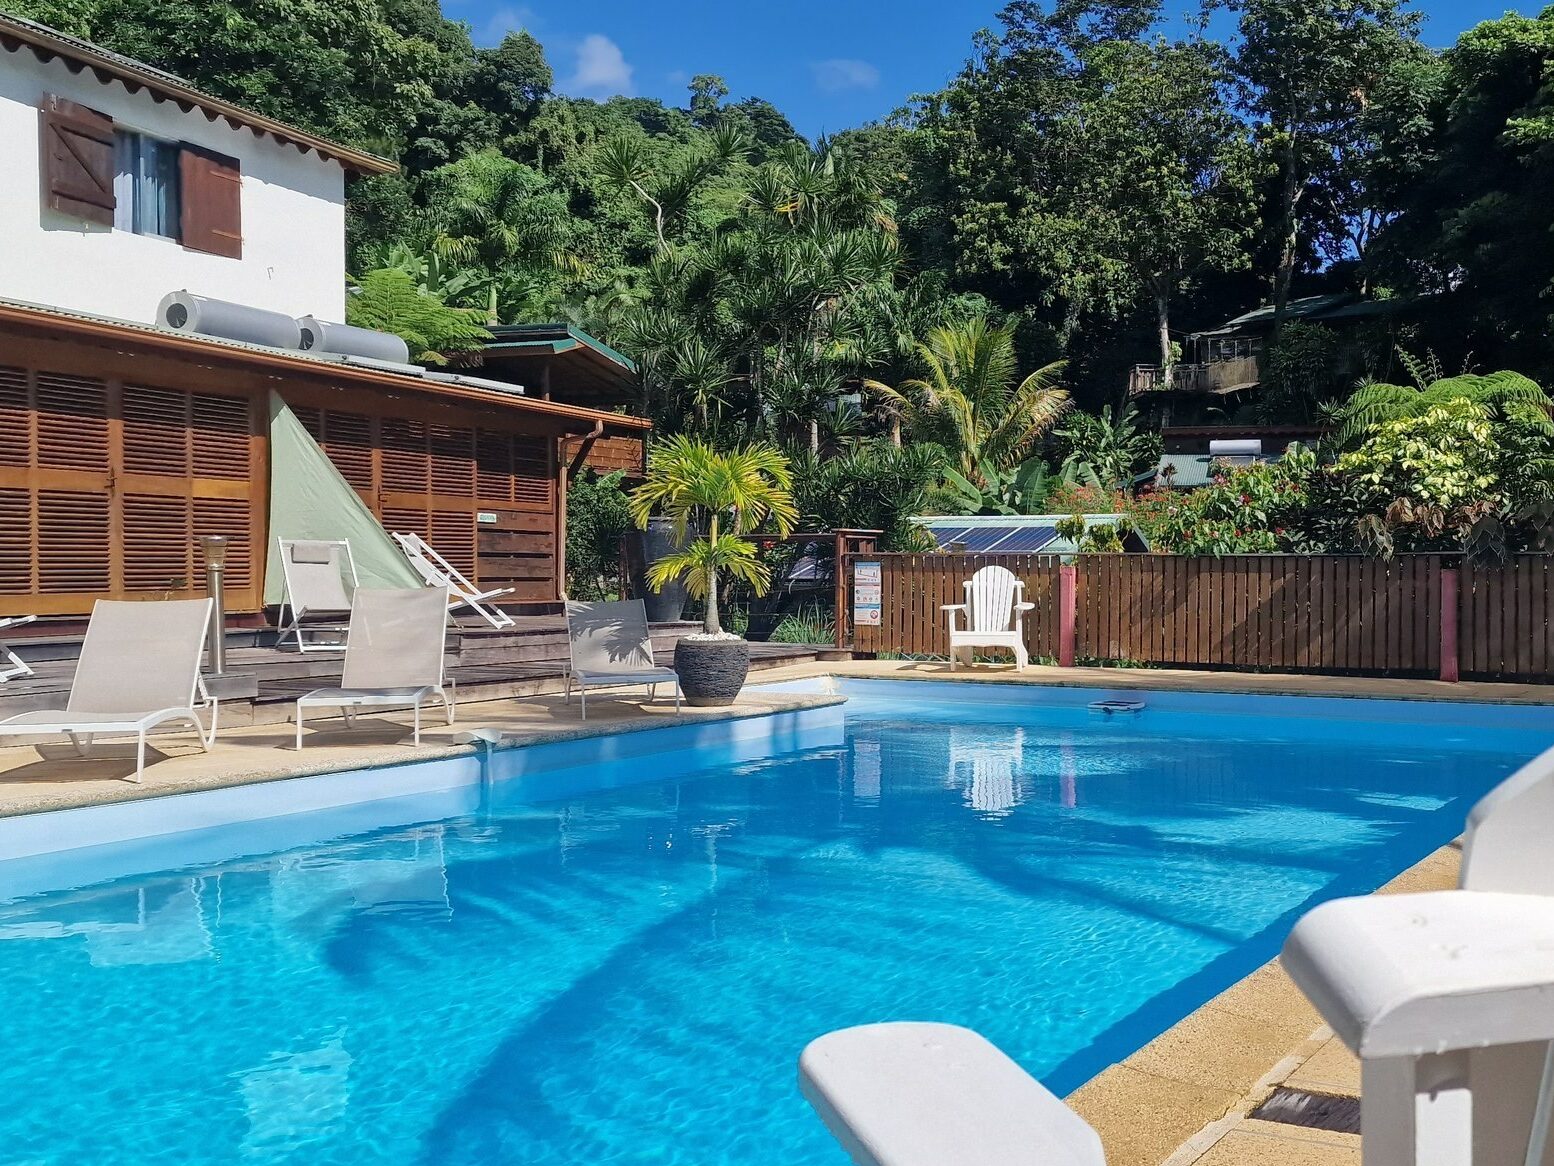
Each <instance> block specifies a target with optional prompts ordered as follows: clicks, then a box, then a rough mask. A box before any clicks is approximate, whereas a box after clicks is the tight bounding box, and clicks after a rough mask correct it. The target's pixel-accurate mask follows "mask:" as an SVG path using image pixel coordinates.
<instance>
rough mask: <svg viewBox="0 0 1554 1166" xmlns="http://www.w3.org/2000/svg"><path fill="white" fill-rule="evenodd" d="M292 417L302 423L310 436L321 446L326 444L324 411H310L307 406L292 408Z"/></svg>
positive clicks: (294, 406)
mask: <svg viewBox="0 0 1554 1166" xmlns="http://www.w3.org/2000/svg"><path fill="white" fill-rule="evenodd" d="M290 408H291V412H292V416H294V417H296V419H297V420H298V421H300V422H302V428H304V429H306V430H307V431H308V436H309V437H311V438H312V439H313V440H314V441H316V442H318V443H319V444H320V445H323V444H324V411H323V410H322V409H310V408H307V407H306V406H297V405H292V406H290Z"/></svg>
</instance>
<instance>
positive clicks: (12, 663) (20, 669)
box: [0, 615, 38, 681]
mask: <svg viewBox="0 0 1554 1166" xmlns="http://www.w3.org/2000/svg"><path fill="white" fill-rule="evenodd" d="M37 618H38V617H37V616H35V615H8V616H5V617H3V618H0V632H7V631H10V630H11V629H12V628H19V627H21V626H22V625H23V624H27V623H31V622H32V621H33V620H35V619H37ZM31 675H32V666H31V665H30V664H28V663H27V661H25V660H23V659H22V658H21V657H20V656H18V655H17V654H16V653H15V651H13V650H12V648H11V645H10V644H8V643H6V642H5V640H3V639H0V681H5V680H15V679H16V678H17V677H19V676H31Z"/></svg>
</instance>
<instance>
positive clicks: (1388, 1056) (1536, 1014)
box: [1282, 750, 1554, 1166]
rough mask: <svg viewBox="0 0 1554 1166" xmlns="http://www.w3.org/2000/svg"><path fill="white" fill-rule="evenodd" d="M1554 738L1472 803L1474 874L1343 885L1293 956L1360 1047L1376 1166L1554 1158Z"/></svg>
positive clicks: (1300, 929) (1367, 1140) (1518, 1165)
mask: <svg viewBox="0 0 1554 1166" xmlns="http://www.w3.org/2000/svg"><path fill="white" fill-rule="evenodd" d="M1551 838H1554V750H1549V751H1548V752H1546V753H1544V754H1543V755H1542V756H1540V757H1538V758H1536V759H1535V760H1533V761H1531V762H1529V763H1528V764H1527V765H1525V766H1523V767H1522V769H1521V770H1519V771H1518V772H1517V773H1515V774H1513V775H1512V776H1511V777H1509V778H1507V779H1506V780H1505V781H1504V782H1502V783H1501V784H1500V785H1499V786H1498V787H1496V788H1495V789H1494V790H1492V791H1490V793H1489V794H1488V795H1487V796H1486V797H1485V798H1484V799H1483V800H1482V801H1480V802H1479V803H1478V805H1476V806H1474V807H1473V812H1472V813H1471V814H1469V816H1468V830H1467V834H1466V846H1465V848H1464V851H1463V859H1462V881H1461V889H1460V890H1456V891H1436V892H1430V893H1424V894H1413V895H1366V896H1364V897H1361V898H1353V899H1336V900H1334V901H1332V902H1330V903H1324V904H1322V905H1321V906H1320V907H1317V908H1315V909H1314V910H1312V911H1311V912H1309V913H1308V914H1307V915H1306V916H1305V917H1304V918H1303V919H1301V921H1300V922H1299V923H1297V924H1296V925H1295V929H1294V931H1293V932H1291V934H1290V938H1289V940H1288V942H1286V943H1285V945H1284V954H1283V956H1282V959H1283V961H1284V966H1285V969H1286V970H1287V971H1288V972H1289V974H1290V976H1291V978H1292V979H1294V981H1295V982H1296V984H1298V985H1299V986H1300V988H1301V990H1302V991H1303V992H1305V993H1306V995H1307V996H1309V997H1310V998H1311V1002H1312V1003H1313V1004H1315V1005H1316V1006H1317V1009H1318V1011H1320V1012H1321V1013H1322V1016H1323V1018H1324V1019H1325V1020H1326V1021H1327V1022H1328V1024H1330V1025H1332V1027H1333V1030H1334V1031H1335V1032H1337V1033H1338V1035H1339V1036H1340V1037H1342V1038H1343V1041H1344V1043H1345V1044H1347V1045H1348V1046H1349V1048H1350V1049H1352V1050H1353V1051H1354V1052H1355V1053H1356V1054H1357V1055H1358V1056H1359V1058H1360V1063H1361V1098H1360V1105H1361V1118H1360V1125H1361V1131H1362V1132H1361V1152H1362V1155H1363V1159H1364V1162H1365V1166H1424V1164H1426V1163H1428V1164H1430V1166H1549V1164H1550V1163H1554V1145H1551V1143H1550V1139H1549V1125H1550V1119H1551V1117H1554V853H1551V851H1550V839H1551Z"/></svg>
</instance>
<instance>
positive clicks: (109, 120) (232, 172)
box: [0, 16, 649, 617]
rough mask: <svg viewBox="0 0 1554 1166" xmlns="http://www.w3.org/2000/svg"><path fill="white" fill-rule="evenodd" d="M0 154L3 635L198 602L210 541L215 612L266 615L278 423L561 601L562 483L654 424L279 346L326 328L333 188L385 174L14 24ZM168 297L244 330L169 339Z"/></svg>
mask: <svg viewBox="0 0 1554 1166" xmlns="http://www.w3.org/2000/svg"><path fill="white" fill-rule="evenodd" d="M0 144H3V146H4V147H5V149H6V154H7V157H9V158H10V159H11V160H12V163H13V164H12V165H10V166H8V167H6V168H5V169H4V170H3V171H0V256H3V257H4V259H3V261H0V615H6V614H37V615H40V616H58V617H81V616H84V615H86V614H87V613H88V612H90V610H91V607H92V604H93V603H94V602H95V601H96V600H97V599H102V598H136V597H144V598H158V597H167V596H179V595H186V594H201V593H203V580H202V576H201V570H200V552H199V549H198V547H197V545H196V543H197V540H198V538H199V537H200V536H202V535H211V534H221V535H226V536H228V537H230V538H231V539H232V540H233V543H232V550H231V552H230V557H229V562H228V572H227V585H228V590H227V596H226V598H227V609H228V611H229V612H231V613H233V614H235V615H241V614H245V613H249V614H251V613H257V612H259V611H260V610H261V609H262V608H263V607H264V606H265V604H266V602H267V601H268V602H270V603H274V602H275V601H276V599H277V598H278V594H279V592H278V583H279V581H278V580H276V579H273V578H267V577H266V558H267V553H268V549H269V547H270V545H271V543H272V541H273V531H274V530H276V529H280V528H281V527H282V526H283V522H284V519H285V517H286V516H284V515H278V514H275V513H273V512H272V502H273V499H274V498H276V497H278V496H279V494H278V493H277V492H276V491H274V490H272V475H274V474H276V473H278V472H285V471H284V467H277V465H276V464H275V463H274V459H273V458H272V453H273V452H275V451H273V450H272V439H271V433H272V418H273V416H274V415H275V412H276V410H277V409H278V408H284V409H286V410H289V411H290V412H291V413H292V414H294V415H295V417H296V418H297V419H298V420H299V421H300V422H301V424H302V426H303V427H304V428H305V429H306V431H307V433H308V434H309V435H311V438H312V440H313V441H314V442H316V443H317V447H318V449H319V450H321V451H322V453H323V454H324V455H326V456H327V458H328V461H329V463H331V464H332V465H333V467H334V469H335V470H336V471H338V474H339V476H340V478H342V479H343V481H344V485H343V486H341V489H342V490H344V489H346V488H347V487H348V488H349V490H350V491H352V492H354V494H355V496H356V499H359V501H360V503H361V504H362V506H364V507H365V508H366V509H367V510H368V511H370V512H371V514H372V515H373V516H374V517H376V519H377V520H378V521H379V522H381V524H382V526H383V527H384V528H386V529H388V530H409V531H415V532H417V533H420V534H422V535H424V536H425V537H426V538H427V539H428V540H429V541H431V542H432V543H433V545H434V546H436V547H437V548H438V549H439V550H440V551H441V552H442V553H443V554H445V555H446V556H447V557H448V558H449V560H450V561H452V562H453V563H454V565H456V566H457V567H459V568H460V569H461V570H463V571H465V572H467V573H468V574H469V575H471V576H472V577H473V578H474V579H476V580H477V581H478V582H479V583H480V584H481V585H482V586H484V587H513V588H514V589H515V593H514V596H513V600H514V601H515V602H516V603H520V604H525V605H527V604H537V605H552V604H555V603H556V602H557V601H559V600H560V599H561V598H562V597H563V594H564V588H565V579H566V564H565V517H566V482H567V473H568V470H569V469H570V468H574V467H576V466H580V465H581V464H583V462H584V461H585V460H586V459H587V458H588V457H589V455H590V453H591V452H592V451H593V450H594V449H596V448H599V447H600V446H604V447H605V448H606V449H608V448H610V443H612V442H621V443H624V444H625V446H629V447H631V448H632V449H635V450H640V446H641V442H642V435H643V434H644V433H645V431H646V430H647V429H648V428H649V423H648V422H647V421H645V420H643V419H641V418H638V417H632V416H628V415H625V414H623V413H620V412H616V411H613V410H612V409H610V408H601V407H597V406H593V405H586V404H574V403H567V402H566V401H564V400H562V399H555V398H554V395H553V399H550V400H547V399H545V397H544V395H543V394H538V395H536V394H533V393H526V392H525V391H524V389H523V388H521V387H519V385H517V384H515V383H511V382H499V381H494V380H489V379H486V378H483V377H480V376H476V375H461V374H460V373H458V372H457V371H451V372H447V373H437V372H428V371H426V370H422V369H420V368H417V367H415V366H412V365H407V364H404V363H402V362H399V361H393V360H389V361H384V360H378V359H373V358H370V357H360V356H354V355H352V354H351V353H349V352H343V351H330V350H328V348H327V346H315V347H314V348H312V349H308V350H304V349H303V347H302V345H303V344H304V343H306V341H305V339H302V337H304V336H305V335H307V334H306V333H304V332H302V331H301V329H300V328H298V329H297V332H296V335H297V337H298V339H297V340H296V341H295V342H294V341H293V340H292V339H291V335H292V333H290V332H288V330H287V326H286V325H287V322H290V323H291V324H293V325H295V324H296V318H298V317H309V316H316V317H318V318H321V319H324V320H335V321H338V320H341V319H343V317H344V297H345V233H344V225H345V195H344V184H345V176H346V172H347V171H348V170H354V171H358V172H366V173H375V172H387V171H391V170H393V169H394V167H393V164H392V163H389V162H386V161H384V160H383V159H379V158H374V157H373V156H371V155H368V154H364V153H362V152H360V151H355V150H352V149H349V148H347V147H344V146H340V145H337V144H335V143H331V142H328V141H325V140H323V139H320V138H317V137H315V136H313V135H310V134H308V133H305V132H303V131H301V130H298V129H296V128H294V127H290V126H285V125H282V124H281V123H278V122H275V121H273V120H272V119H269V118H266V117H263V116H261V115H258V114H254V113H252V112H250V111H247V110H243V109H240V108H238V107H236V106H233V105H231V104H230V103H228V102H225V101H222V100H220V99H218V98H215V97H212V96H210V95H208V94H204V93H201V92H199V91H198V90H195V89H193V88H192V87H190V86H189V85H187V84H186V83H184V82H182V81H180V80H179V79H177V78H175V77H171V76H169V75H167V74H165V73H162V72H160V71H158V70H155V69H152V68H149V67H148V66H145V65H143V64H140V63H139V62H135V61H132V60H129V59H128V58H124V57H121V56H118V55H117V54H113V53H109V52H106V51H104V50H102V49H100V48H98V47H96V46H94V45H90V44H87V43H86V42H83V41H80V40H77V39H75V38H71V37H67V36H63V35H61V34H59V33H56V32H54V31H53V30H51V29H47V28H45V27H43V26H41V25H37V24H34V23H32V22H29V21H25V20H20V19H17V18H14V17H8V16H0ZM180 289H188V291H190V292H192V293H195V294H196V295H198V296H205V297H210V298H211V299H212V300H216V301H225V302H227V306H228V307H230V308H234V309H235V308H237V307H238V306H239V305H241V306H242V310H241V311H239V312H238V315H239V317H240V318H239V320H238V323H237V325H236V326H227V325H223V326H222V327H220V328H216V327H214V326H212V327H208V328H207V327H205V326H203V325H199V323H198V321H188V320H185V319H184V318H183V317H182V316H178V315H174V314H173V311H172V309H169V308H168V307H167V305H166V304H165V303H164V297H166V296H167V295H168V293H170V292H175V291H178V290H180ZM243 312H246V313H248V314H247V315H244V314H243ZM250 325H251V326H250ZM202 329H203V330H202ZM557 355H558V356H559V355H561V354H557ZM628 363H629V362H628ZM631 456H635V457H637V458H638V459H640V453H639V452H638V453H636V454H633V455H631ZM352 505H353V506H354V502H352ZM324 510H325V512H326V521H327V510H328V508H327V507H325V508H324ZM319 533H320V534H327V531H320V532H319Z"/></svg>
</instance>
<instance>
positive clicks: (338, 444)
mask: <svg viewBox="0 0 1554 1166" xmlns="http://www.w3.org/2000/svg"><path fill="white" fill-rule="evenodd" d="M323 443H324V449H325V451H326V452H327V453H328V454H329V460H330V461H332V462H333V463H334V466H335V469H337V470H339V471H340V476H341V477H343V478H344V479H345V480H346V481H347V482H349V483H350V484H351V485H352V486H354V487H356V489H358V490H367V491H370V490H371V489H372V487H373V481H372V419H371V418H370V417H367V416H366V415H365V414H362V413H336V412H334V411H333V410H331V411H330V412H328V413H325V414H324V439H323Z"/></svg>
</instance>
